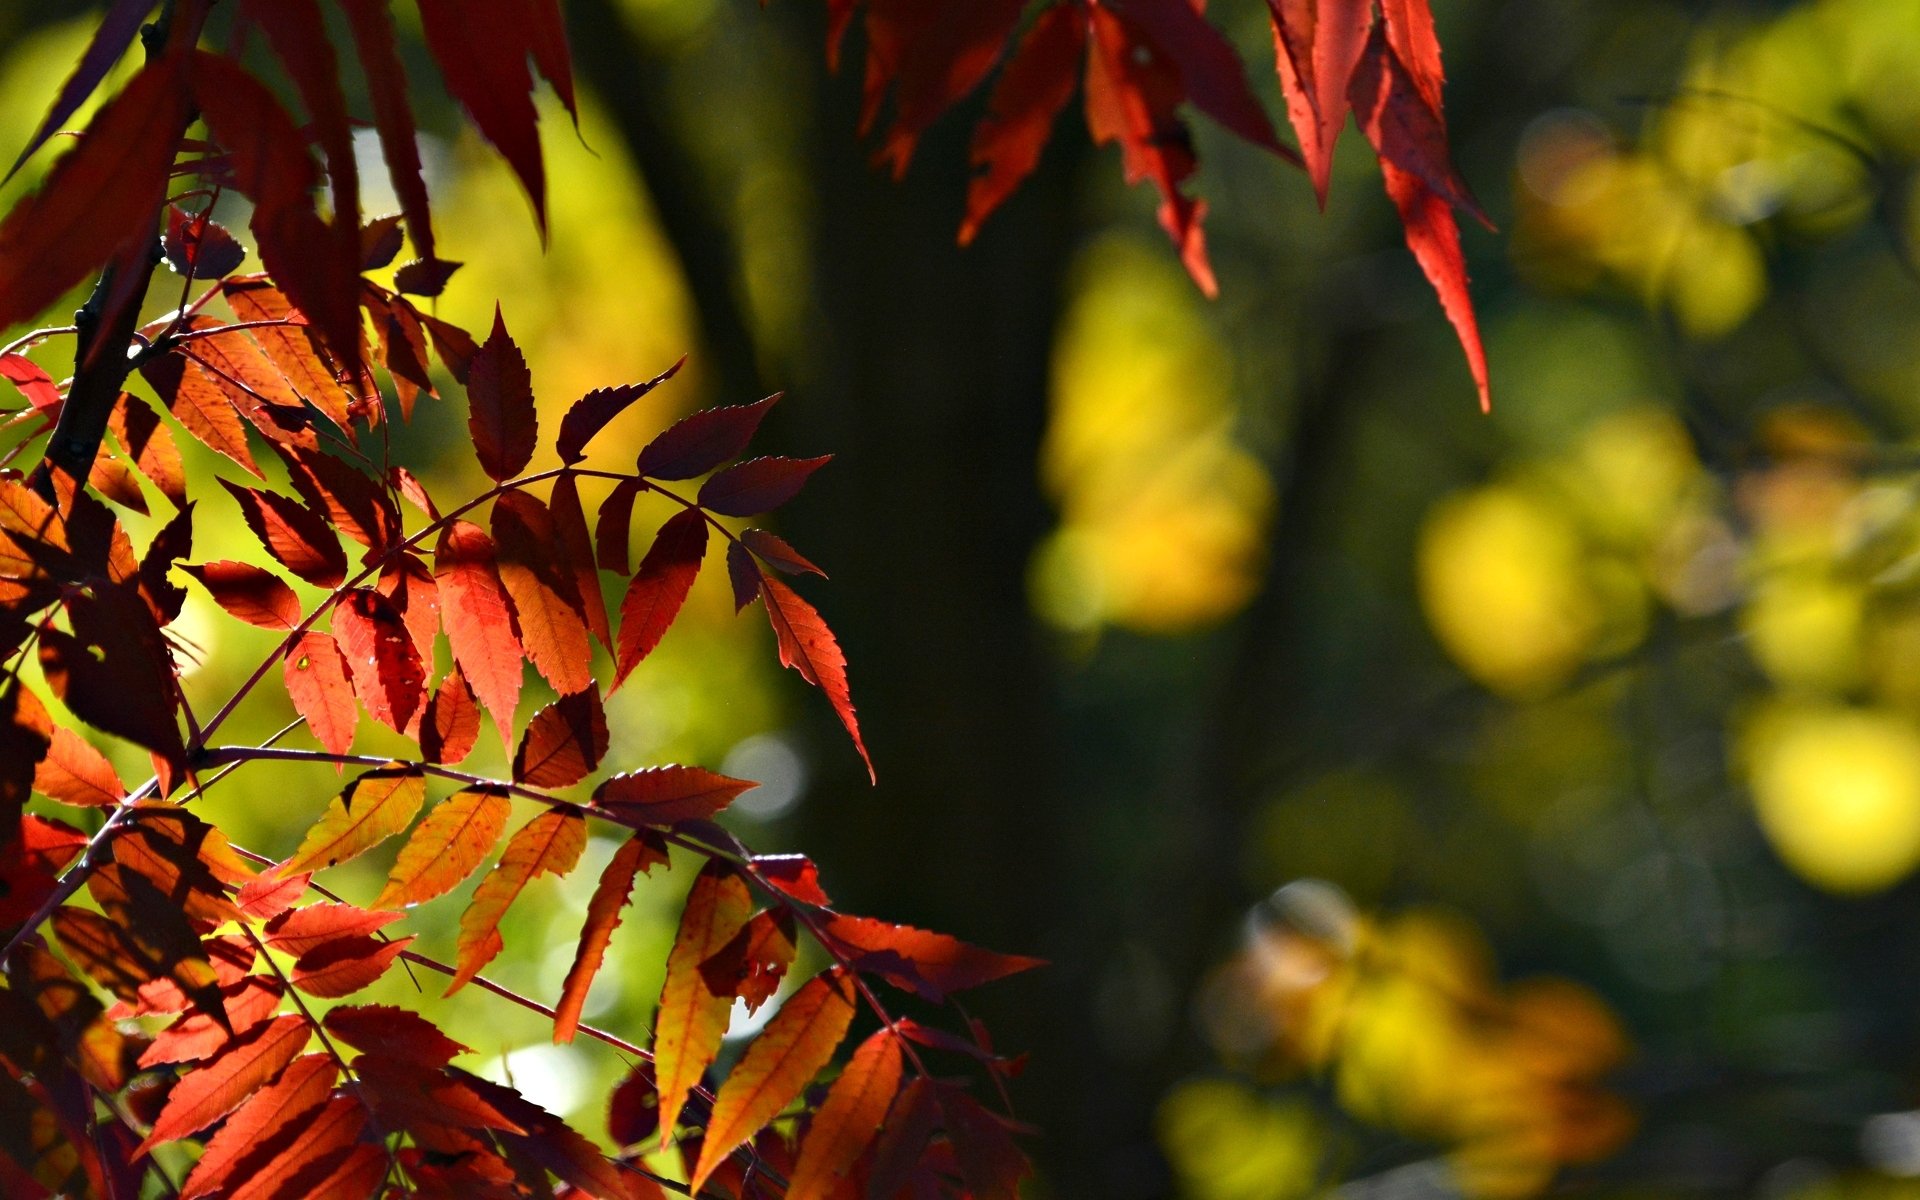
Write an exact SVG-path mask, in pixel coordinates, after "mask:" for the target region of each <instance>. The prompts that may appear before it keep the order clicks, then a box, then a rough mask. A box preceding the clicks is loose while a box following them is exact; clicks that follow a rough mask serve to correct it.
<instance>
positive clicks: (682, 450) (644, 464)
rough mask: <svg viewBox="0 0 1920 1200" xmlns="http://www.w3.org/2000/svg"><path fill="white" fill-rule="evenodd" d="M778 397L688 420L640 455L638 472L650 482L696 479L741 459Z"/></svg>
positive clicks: (703, 412) (706, 412)
mask: <svg viewBox="0 0 1920 1200" xmlns="http://www.w3.org/2000/svg"><path fill="white" fill-rule="evenodd" d="M779 399H780V396H779V394H778V393H776V394H774V395H771V396H768V397H767V398H766V399H765V400H761V401H758V402H756V403H753V404H739V405H734V406H733V407H731V408H705V409H701V410H700V411H699V412H697V413H694V414H693V415H692V416H690V417H685V418H683V419H681V420H680V421H679V422H677V423H676V424H674V425H673V426H671V427H670V428H669V429H667V431H666V432H665V433H662V434H661V435H660V436H659V437H656V438H654V439H653V440H652V441H651V442H648V443H647V444H646V447H645V448H644V449H642V450H641V451H640V457H639V459H638V460H637V461H636V462H635V463H634V470H635V471H637V472H638V473H639V474H641V475H645V476H647V477H648V478H650V479H692V478H693V477H694V476H695V475H705V474H706V473H707V472H708V471H711V470H713V469H714V468H715V467H717V466H719V465H720V464H721V463H723V462H726V461H727V460H728V459H732V458H738V457H739V456H740V452H741V451H742V450H745V449H746V448H747V443H748V442H750V441H752V440H753V435H754V433H755V431H757V430H758V429H759V428H760V422H761V421H762V420H763V419H764V418H765V417H766V415H767V410H768V409H770V408H772V407H773V406H774V404H775V403H777V402H778V401H779Z"/></svg>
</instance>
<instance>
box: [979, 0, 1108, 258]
mask: <svg viewBox="0 0 1920 1200" xmlns="http://www.w3.org/2000/svg"><path fill="white" fill-rule="evenodd" d="M1086 41H1087V20H1086V16H1085V15H1084V14H1083V13H1082V12H1081V11H1080V10H1079V9H1078V8H1077V7H1075V6H1074V5H1071V4H1059V5H1055V6H1053V7H1052V8H1049V9H1047V10H1046V11H1045V12H1043V13H1041V14H1040V16H1039V18H1038V19H1036V20H1035V21H1034V23H1033V27H1032V28H1030V29H1029V30H1028V31H1027V33H1026V36H1024V37H1022V38H1021V39H1020V46H1019V48H1018V49H1017V50H1015V51H1014V53H1013V58H1012V59H1011V60H1009V61H1008V63H1007V66H1006V69H1005V70H1003V71H1002V72H1001V73H1000V78H999V79H998V80H997V81H996V82H995V83H994V85H993V94H992V96H991V97H989V99H988V101H987V115H986V116H985V117H983V118H981V121H980V124H979V125H978V126H977V127H975V129H974V132H973V146H972V148H971V150H970V151H969V158H970V159H971V160H972V163H973V167H974V176H973V180H972V182H971V183H969V184H968V185H967V216H966V219H965V220H964V221H962V222H961V224H960V244H961V245H963V246H964V245H967V244H968V243H970V242H972V241H973V239H974V236H975V235H976V234H978V233H979V232H980V223H981V222H982V221H985V220H986V219H987V216H988V214H990V213H992V212H993V210H994V209H996V208H998V207H1000V204H1001V202H1002V201H1004V200H1005V199H1006V198H1007V197H1008V196H1011V195H1012V194H1013V192H1014V189H1016V188H1018V187H1019V186H1020V183H1021V181H1022V180H1024V179H1026V177H1027V176H1028V175H1030V174H1031V173H1032V172H1033V168H1034V166H1035V165H1036V164H1037V163H1039V161H1040V151H1041V150H1042V149H1044V148H1045V146H1046V144H1047V139H1048V138H1049V137H1050V136H1052V133H1053V122H1054V118H1055V117H1057V116H1059V115H1060V110H1061V109H1062V108H1065V107H1066V104H1067V101H1068V100H1069V99H1071V98H1072V96H1073V84H1074V74H1075V71H1074V68H1076V67H1077V66H1079V64H1080V53H1081V51H1082V50H1083V49H1084V48H1085V46H1086Z"/></svg>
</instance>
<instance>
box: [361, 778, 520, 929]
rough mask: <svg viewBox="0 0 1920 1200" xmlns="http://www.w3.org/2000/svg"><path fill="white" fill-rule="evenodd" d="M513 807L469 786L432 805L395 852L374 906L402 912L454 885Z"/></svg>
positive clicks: (499, 795)
mask: <svg viewBox="0 0 1920 1200" xmlns="http://www.w3.org/2000/svg"><path fill="white" fill-rule="evenodd" d="M512 811H513V803H512V802H511V801H510V800H508V799H507V797H506V794H505V793H504V792H499V791H494V790H492V789H489V788H468V789H467V790H465V791H463V792H456V793H454V794H453V795H451V796H449V797H447V798H446V799H445V800H443V801H441V802H440V803H439V804H437V805H435V806H434V809H433V811H432V812H430V813H428V814H427V818H426V820H424V821H422V822H420V827H419V828H418V829H415V830H414V831H413V836H412V837H410V838H408V839H407V844H406V845H404V846H402V847H401V848H400V856H399V857H398V858H396V859H395V860H394V863H393V870H392V871H390V872H388V874H387V886H385V887H384V888H381V889H380V895H379V896H378V897H377V898H376V899H375V900H374V902H373V907H375V908H405V907H406V906H407V905H409V904H419V903H420V902H421V901H423V900H431V899H433V898H434V897H435V896H439V895H444V894H445V893H447V892H450V891H452V890H453V889H454V888H455V887H458V886H459V884H460V881H461V880H463V879H465V878H466V877H467V876H469V875H471V874H473V871H474V868H476V867H478V866H479V865H480V863H481V862H482V861H483V860H485V858H486V857H487V855H488V854H489V853H491V852H492V851H493V844H494V843H495V842H497V841H499V840H500V831H501V830H503V829H505V828H506V827H507V816H508V814H509V813H511V812H512Z"/></svg>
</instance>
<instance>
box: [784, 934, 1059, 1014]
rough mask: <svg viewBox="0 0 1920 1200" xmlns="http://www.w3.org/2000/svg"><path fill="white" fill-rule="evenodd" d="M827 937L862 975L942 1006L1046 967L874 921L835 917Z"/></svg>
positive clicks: (1039, 962) (1033, 960)
mask: <svg viewBox="0 0 1920 1200" xmlns="http://www.w3.org/2000/svg"><path fill="white" fill-rule="evenodd" d="M822 933H823V934H824V936H825V937H826V938H827V939H828V940H829V941H830V942H832V943H833V944H834V945H835V946H837V947H838V948H839V949H840V951H841V952H842V953H844V954H847V955H848V956H849V957H851V958H852V960H853V963H854V965H855V966H856V967H858V968H859V969H860V970H862V971H868V972H871V973H873V974H876V975H879V976H880V977H881V978H883V979H885V980H886V981H887V982H889V983H891V984H893V985H894V986H895V987H898V988H902V989H904V990H906V991H910V992H914V993H916V994H917V995H919V996H921V997H922V998H924V999H926V1000H928V1001H930V1002H932V1003H935V1004H938V1003H940V1002H942V1001H943V1000H945V999H946V997H947V996H948V995H949V994H950V993H953V992H958V991H963V990H965V989H967V988H972V987H979V986H980V985H981V984H983V983H992V982H993V981H994V980H996V979H1003V978H1005V977H1006V976H1008V975H1014V974H1018V973H1019V972H1021V971H1030V970H1032V969H1033V968H1035V967H1039V966H1044V965H1045V963H1044V961H1043V960H1041V959H1038V958H1027V957H1025V956H1023V955H1019V954H996V953H994V952H993V951H991V950H983V949H981V948H980V947H978V946H970V945H968V944H967V943H966V942H963V941H961V940H960V939H958V938H953V937H948V936H947V935H946V934H944V933H934V932H932V931H930V930H926V929H915V928H913V927H912V926H911V925H893V924H890V923H888V922H886V921H877V920H874V919H873V918H872V917H854V916H847V915H844V914H835V915H834V916H833V917H832V918H831V919H830V920H828V921H827V923H826V925H825V926H824V927H823V928H822Z"/></svg>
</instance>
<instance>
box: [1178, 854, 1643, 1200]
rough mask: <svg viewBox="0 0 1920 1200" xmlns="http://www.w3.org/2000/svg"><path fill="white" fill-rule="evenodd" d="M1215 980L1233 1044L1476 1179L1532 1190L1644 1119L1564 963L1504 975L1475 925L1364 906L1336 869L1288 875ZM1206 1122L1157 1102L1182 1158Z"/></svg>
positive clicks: (1215, 1024)
mask: <svg viewBox="0 0 1920 1200" xmlns="http://www.w3.org/2000/svg"><path fill="white" fill-rule="evenodd" d="M1208 996H1209V1003H1208V1004H1207V1006H1206V1008H1205V1010H1204V1018H1205V1020H1206V1027H1207V1031H1208V1033H1209V1036H1210V1037H1211V1038H1212V1040H1213V1041H1214V1043H1215V1046H1216V1049H1218V1050H1219V1051H1220V1052H1221V1053H1222V1055H1223V1056H1224V1057H1226V1058H1228V1059H1229V1061H1239V1062H1241V1063H1243V1064H1246V1065H1249V1066H1251V1067H1253V1068H1254V1069H1256V1070H1259V1071H1262V1072H1264V1073H1268V1074H1277V1075H1278V1076H1279V1077H1285V1076H1288V1075H1292V1074H1298V1073H1302V1072H1306V1073H1311V1074H1313V1075H1317V1076H1320V1077H1322V1078H1324V1079H1326V1080H1327V1081H1328V1082H1329V1083H1330V1085H1331V1087H1332V1089H1333V1094H1334V1096H1335V1098H1336V1099H1337V1101H1338V1103H1339V1105H1340V1107H1341V1108H1342V1109H1344V1110H1345V1111H1346V1112H1347V1113H1349V1114H1350V1115H1352V1116H1353V1117H1355V1118H1357V1119H1359V1120H1361V1121H1365V1122H1367V1123H1369V1124H1374V1125H1379V1126H1384V1127H1387V1128H1389V1129H1392V1130H1394V1131H1396V1132H1398V1133H1400V1134H1402V1135H1404V1136H1406V1137H1409V1138H1413V1139H1416V1140H1418V1141H1421V1142H1424V1143H1428V1144H1432V1145H1435V1146H1437V1147H1440V1148H1442V1149H1443V1150H1444V1151H1445V1154H1446V1159H1447V1164H1448V1169H1449V1170H1450V1172H1451V1174H1452V1175H1453V1177H1454V1180H1455V1182H1456V1184H1457V1185H1458V1187H1459V1188H1460V1189H1461V1190H1462V1191H1464V1192H1465V1193H1467V1194H1468V1195H1472V1196H1477V1197H1522V1196H1533V1195H1538V1194H1540V1193H1541V1192H1542V1191H1543V1190H1545V1189H1546V1187H1547V1186H1548V1185H1549V1184H1550V1183H1551V1182H1552V1180H1553V1177H1554V1175H1555V1172H1556V1171H1557V1170H1558V1169H1559V1168H1560V1167H1561V1166H1562V1165H1565V1164H1569V1163H1582V1162H1591V1161H1595V1160H1597V1159H1600V1158H1603V1157H1605V1156H1606V1155H1607V1154H1609V1153H1611V1152H1612V1151H1613V1150H1614V1149H1616V1148H1617V1147H1618V1146H1619V1145H1620V1144H1621V1143H1622V1142H1623V1141H1624V1140H1625V1138H1626V1137H1627V1135H1628V1134H1629V1133H1630V1132H1631V1130H1632V1127H1633V1121H1632V1117H1631V1114H1630V1113H1629V1112H1628V1110H1627V1108H1626V1106H1625V1105H1624V1104H1623V1103H1622V1102H1621V1101H1619V1100H1618V1099H1617V1098H1616V1097H1614V1096H1612V1095H1610V1094H1609V1093H1607V1092H1606V1091H1604V1090H1603V1089H1602V1087H1601V1086H1600V1081H1601V1080H1602V1078H1603V1077H1604V1076H1605V1075H1606V1074H1607V1073H1608V1072H1610V1071H1611V1070H1613V1069H1614V1068H1615V1067H1616V1066H1618V1065H1619V1063H1620V1062H1621V1061H1622V1060H1623V1059H1624V1058H1625V1057H1626V1055H1627V1052H1628V1043H1627V1039H1626V1035H1625V1033H1624V1031H1623V1030H1622V1029H1621V1027H1620V1024H1619V1022H1618V1020H1617V1019H1616V1018H1615V1017H1614V1015H1613V1014H1612V1012H1611V1011H1610V1010H1609V1009H1608V1008H1607V1007H1606V1005H1605V1004H1604V1003H1603V1002H1602V1001H1601V1000H1600V999H1599V998H1598V997H1597V996H1595V995H1594V994H1593V993H1592V992H1590V991H1588V990H1587V989H1585V988H1583V987H1580V986H1578V985H1576V984H1573V983H1570V982H1567V981H1565V980H1558V979H1541V980H1533V981H1529V982H1524V983H1520V984H1515V985H1511V986H1503V985H1502V984H1501V983H1500V982H1499V980H1498V978H1497V975H1496V972H1495V967H1494V965H1493V962H1492V960H1491V956H1490V954H1489V952H1488V950H1487V948H1486V946H1485V944H1484V943H1483V942H1482V941H1481V939H1480V937H1479V935H1478V934H1477V932H1475V931H1474V930H1473V928H1472V927H1471V926H1469V925H1468V924H1467V923H1466V922H1465V921H1463V920H1462V919H1460V918H1458V917H1454V916H1452V915H1449V914H1445V913H1441V912H1437V911H1429V910H1417V909H1416V910H1411V911H1407V912H1404V913H1401V914H1399V915H1397V916H1392V917H1374V916H1367V915H1363V914H1360V913H1358V912H1356V911H1355V910H1353V909H1352V908H1351V907H1350V906H1349V905H1348V903H1347V901H1346V899H1345V897H1344V895H1342V894H1341V893H1339V892H1338V891H1337V890H1336V889H1334V888H1333V887H1332V886H1331V885H1328V884H1324V883H1319V882H1317V881H1302V882H1297V883H1294V884H1290V885H1288V886H1287V887H1286V888H1283V889H1281V891H1280V892H1279V893H1276V895H1275V896H1274V898H1273V899H1272V900H1270V901H1269V902H1268V903H1267V904H1266V905H1265V906H1263V908H1262V910H1261V911H1260V913H1259V914H1258V915H1257V916H1256V917H1255V918H1254V919H1252V920H1251V921H1250V923H1249V926H1248V931H1247V943H1246V948H1245V950H1244V951H1243V952H1242V953H1241V954H1240V955H1239V956H1238V957H1237V958H1236V959H1234V960H1232V961H1231V962H1229V963H1227V964H1226V965H1225V966H1223V967H1222V968H1221V969H1220V970H1219V972H1218V973H1217V974H1216V976H1215V977H1214V979H1213V980H1212V981H1211V983H1210V984H1209V988H1208ZM1178 1095H1180V1093H1175V1096H1178ZM1171 1103H1172V1101H1171V1100H1170V1101H1169V1104H1171ZM1251 1103H1253V1102H1252V1101H1250V1100H1249V1101H1244V1102H1240V1107H1239V1108H1237V1109H1235V1111H1239V1112H1245V1111H1249V1109H1248V1105H1250V1104H1251ZM1220 1107H1222V1108H1224V1107H1226V1105H1225V1104H1224V1102H1220ZM1209 1111H1213V1110H1209ZM1164 1116H1165V1114H1164V1113H1163V1118H1164ZM1250 1121H1251V1119H1250V1118H1249V1119H1247V1120H1243V1121H1242V1122H1241V1124H1240V1126H1239V1127H1241V1128H1244V1127H1245V1125H1246V1124H1248V1123H1250ZM1195 1128H1211V1126H1206V1125H1204V1124H1202V1123H1201V1122H1198V1121H1186V1122H1183V1121H1178V1120H1173V1119H1163V1123H1162V1133H1163V1136H1164V1137H1166V1138H1167V1139H1168V1142H1169V1154H1170V1155H1171V1156H1173V1157H1174V1159H1175V1161H1176V1162H1179V1161H1182V1160H1183V1156H1184V1155H1186V1154H1187V1153H1188V1152H1189V1151H1188V1149H1186V1148H1182V1147H1180V1146H1178V1145H1176V1144H1174V1142H1173V1139H1174V1137H1175V1136H1176V1135H1177V1134H1180V1133H1191V1132H1192V1131H1193V1130H1194V1129H1195ZM1192 1190H1193V1191H1194V1194H1197V1195H1209V1194H1212V1193H1208V1192H1206V1191H1205V1190H1204V1188H1203V1187H1199V1186H1196V1187H1194V1188H1193V1189H1192Z"/></svg>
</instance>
